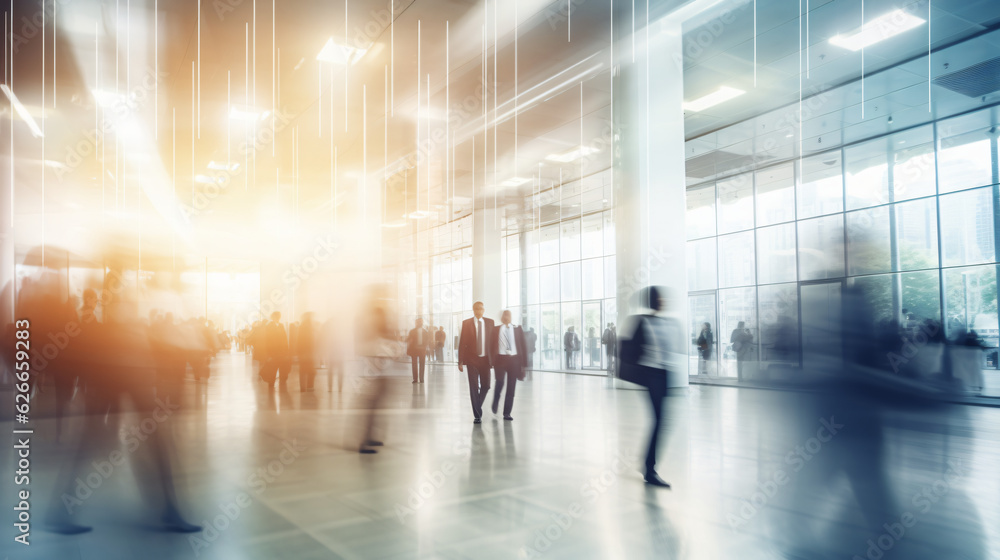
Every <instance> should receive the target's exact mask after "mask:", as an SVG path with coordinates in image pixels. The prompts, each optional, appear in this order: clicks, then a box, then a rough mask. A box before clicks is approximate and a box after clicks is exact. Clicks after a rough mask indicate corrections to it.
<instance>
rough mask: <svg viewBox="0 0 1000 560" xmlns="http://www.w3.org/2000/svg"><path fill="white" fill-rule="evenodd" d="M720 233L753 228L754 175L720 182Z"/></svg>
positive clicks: (749, 174)
mask: <svg viewBox="0 0 1000 560" xmlns="http://www.w3.org/2000/svg"><path fill="white" fill-rule="evenodd" d="M718 185H719V233H729V232H733V231H742V230H745V229H750V228H752V227H753V174H751V173H744V174H742V175H737V176H735V177H731V178H729V179H726V180H724V181H719V183H718Z"/></svg>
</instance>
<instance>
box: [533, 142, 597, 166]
mask: <svg viewBox="0 0 1000 560" xmlns="http://www.w3.org/2000/svg"><path fill="white" fill-rule="evenodd" d="M599 151H600V150H598V149H597V148H591V147H589V146H584V147H582V148H577V149H575V150H570V151H568V152H564V153H561V154H550V155H548V156H545V159H547V160H549V161H554V162H557V163H569V162H571V161H576V160H578V159H580V158H582V157H586V156H589V155H591V154H596V153H597V152H599Z"/></svg>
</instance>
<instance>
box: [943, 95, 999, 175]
mask: <svg viewBox="0 0 1000 560" xmlns="http://www.w3.org/2000/svg"><path fill="white" fill-rule="evenodd" d="M990 120H991V119H990V116H989V111H988V110H986V111H979V112H976V113H972V114H970V115H964V116H961V117H958V118H954V119H948V120H944V121H941V122H939V123H938V125H937V127H938V188H939V189H940V192H941V193H947V192H953V191H957V190H961V189H968V188H972V187H981V186H984V185H990V184H992V183H993V161H992V153H991V149H990V137H989V129H990V126H991V123H990Z"/></svg>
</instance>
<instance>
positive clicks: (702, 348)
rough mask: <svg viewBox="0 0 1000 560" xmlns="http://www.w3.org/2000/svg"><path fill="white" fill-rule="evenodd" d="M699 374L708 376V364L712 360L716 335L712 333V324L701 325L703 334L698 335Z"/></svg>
mask: <svg viewBox="0 0 1000 560" xmlns="http://www.w3.org/2000/svg"><path fill="white" fill-rule="evenodd" d="M696 342H697V344H698V374H699V375H708V362H709V360H711V359H712V348H713V347H714V346H715V333H713V332H712V325H711V324H710V323H702V324H701V332H700V333H698V340H697V341H696Z"/></svg>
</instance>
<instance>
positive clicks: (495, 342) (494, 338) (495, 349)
mask: <svg viewBox="0 0 1000 560" xmlns="http://www.w3.org/2000/svg"><path fill="white" fill-rule="evenodd" d="M502 328H503V324H500V325H497V326H496V327H495V328H494V329H493V334H491V335H490V355H491V356H492V357H493V362H492V364H493V365H494V366H495V365H496V360H497V357H498V356H500V329H502ZM514 350H516V351H517V355H515V356H514V357H515V358H517V365H519V366H520V367H528V344H527V343H526V342H525V340H524V330H523V329H521V327H518V326H515V327H514Z"/></svg>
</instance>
